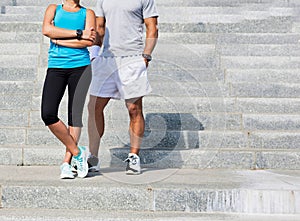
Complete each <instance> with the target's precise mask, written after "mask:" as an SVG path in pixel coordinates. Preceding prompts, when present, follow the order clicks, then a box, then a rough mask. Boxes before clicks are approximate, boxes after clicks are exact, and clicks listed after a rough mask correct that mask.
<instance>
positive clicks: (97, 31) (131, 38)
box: [41, 0, 158, 178]
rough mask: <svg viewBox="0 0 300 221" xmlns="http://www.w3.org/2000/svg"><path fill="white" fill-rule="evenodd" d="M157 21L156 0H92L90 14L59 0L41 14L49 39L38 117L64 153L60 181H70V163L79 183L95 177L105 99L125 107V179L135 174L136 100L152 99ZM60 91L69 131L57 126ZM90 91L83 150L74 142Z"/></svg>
mask: <svg viewBox="0 0 300 221" xmlns="http://www.w3.org/2000/svg"><path fill="white" fill-rule="evenodd" d="M157 17H158V13H157V10H156V6H155V2H154V0H122V1H121V0H97V5H96V14H95V13H94V11H93V10H90V9H86V8H84V7H83V6H81V5H80V0H63V2H62V4H61V5H55V4H51V5H49V6H48V8H47V9H46V12H45V16H44V21H43V34H44V35H45V36H47V37H49V38H50V48H49V52H48V69H47V75H46V78H45V81H44V87H43V95H42V107H41V115H42V119H43V121H44V123H45V125H46V126H48V128H49V129H50V131H51V132H52V133H53V134H54V135H55V136H56V137H57V138H58V139H59V140H60V141H61V142H62V143H63V144H64V145H65V146H66V153H65V157H64V162H63V164H62V165H61V167H60V168H61V175H60V177H61V178H74V177H75V174H74V173H73V171H72V170H73V168H72V166H71V161H72V162H73V164H74V165H73V166H74V167H75V168H76V169H77V174H78V177H81V178H83V177H85V176H87V173H88V171H99V167H100V164H99V163H100V161H99V159H98V150H99V145H100V138H101V137H102V135H103V133H104V115H103V111H104V108H105V107H106V105H107V104H108V102H109V100H110V99H123V100H125V105H126V107H127V110H128V113H129V117H130V124H129V133H130V143H131V148H130V153H129V154H128V158H127V159H126V160H125V161H126V162H127V167H126V173H127V174H140V173H141V168H140V159H139V156H138V153H139V148H140V145H141V141H142V137H143V133H144V127H145V125H144V124H145V123H144V116H143V106H142V99H143V96H145V95H147V94H149V93H150V92H151V87H150V85H149V82H148V78H147V67H148V64H149V62H150V61H151V53H152V51H153V49H154V47H155V45H156V41H157V37H158V29H157ZM144 24H145V26H146V39H145V44H144V43H143V40H142V36H143V25H144ZM90 46H91V48H90V53H89V50H88V48H87V47H90ZM100 47H102V48H103V50H102V52H101V54H100V55H99V53H100ZM66 88H68V126H66V125H65V124H64V123H63V122H62V121H61V120H60V119H59V118H58V109H59V105H60V102H61V100H62V97H63V95H64V92H65V89H66ZM89 88H90V91H89V93H90V98H89V104H88V113H89V114H88V136H89V149H87V148H86V147H83V146H78V142H79V138H80V133H81V128H82V126H83V124H82V115H83V108H84V103H85V98H86V95H87V93H88V90H89Z"/></svg>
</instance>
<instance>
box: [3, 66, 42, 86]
mask: <svg viewBox="0 0 300 221" xmlns="http://www.w3.org/2000/svg"><path fill="white" fill-rule="evenodd" d="M36 78H37V71H36V68H22V67H20V68H16V67H7V68H4V67H0V84H1V83H2V82H1V81H33V80H36Z"/></svg>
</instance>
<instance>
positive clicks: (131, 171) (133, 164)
mask: <svg viewBox="0 0 300 221" xmlns="http://www.w3.org/2000/svg"><path fill="white" fill-rule="evenodd" d="M124 162H127V166H126V174H127V175H138V174H141V163H140V157H139V156H138V155H136V154H134V153H129V154H128V158H127V159H126V160H124Z"/></svg>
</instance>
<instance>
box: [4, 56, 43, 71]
mask: <svg viewBox="0 0 300 221" xmlns="http://www.w3.org/2000/svg"><path fill="white" fill-rule="evenodd" d="M37 66H38V56H37V55H1V60H0V67H1V68H12V67H14V68H36V67H37Z"/></svg>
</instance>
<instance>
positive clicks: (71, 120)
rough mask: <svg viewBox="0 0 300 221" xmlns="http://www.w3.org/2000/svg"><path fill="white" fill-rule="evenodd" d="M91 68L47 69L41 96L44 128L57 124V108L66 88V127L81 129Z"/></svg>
mask: <svg viewBox="0 0 300 221" xmlns="http://www.w3.org/2000/svg"><path fill="white" fill-rule="evenodd" d="M91 78H92V72H91V66H90V65H88V66H83V67H78V68H48V70H47V76H46V79H45V82H44V88H43V96H42V113H41V114H42V119H43V121H44V123H45V125H46V126H49V125H51V124H54V123H57V122H58V121H59V118H58V108H59V105H60V102H61V100H62V98H63V95H64V93H65V90H66V87H67V86H68V98H69V100H68V125H69V126H72V127H82V113H83V107H84V103H85V98H86V95H87V91H88V88H89V85H90V82H91Z"/></svg>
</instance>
